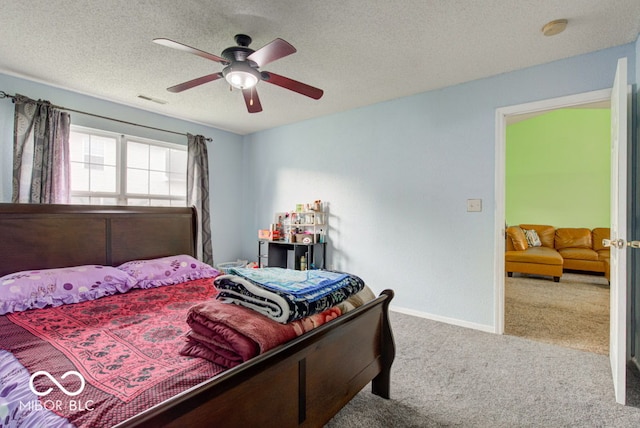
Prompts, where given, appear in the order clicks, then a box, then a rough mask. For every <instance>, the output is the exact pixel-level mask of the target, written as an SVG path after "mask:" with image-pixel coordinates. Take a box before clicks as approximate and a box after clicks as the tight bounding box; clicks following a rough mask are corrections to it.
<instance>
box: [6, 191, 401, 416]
mask: <svg viewBox="0 0 640 428" xmlns="http://www.w3.org/2000/svg"><path fill="white" fill-rule="evenodd" d="M196 233H197V228H196V212H195V210H194V209H193V208H153V207H119V206H118V207H104V206H89V205H35V204H4V203H0V241H1V242H0V276H2V275H6V274H9V273H13V272H18V271H21V270H27V269H47V268H55V267H64V266H78V265H83V264H102V265H113V266H117V265H119V264H121V263H124V262H126V261H129V260H136V259H149V258H155V257H163V256H169V255H175V254H189V255H194V254H195V242H196ZM392 298H393V291H391V290H385V291H383V292H382V293H381V294H380V296H379V297H378V298H376V299H375V300H373V301H371V302H368V303H367V304H365V305H363V306H361V307H359V308H357V309H355V310H353V311H350V312H348V313H346V314H344V315H342V316H340V317H338V318H337V319H335V320H332V321H330V322H328V323H326V324H324V325H322V326H320V327H318V328H317V329H314V330H312V331H311V332H308V333H305V334H303V335H302V336H300V337H298V338H297V339H294V340H293V341H291V342H288V343H286V344H284V345H281V346H279V347H277V348H275V349H272V350H270V351H268V352H266V353H264V354H262V355H260V356H258V357H256V358H253V359H251V360H249V361H247V362H245V363H243V364H240V365H239V366H237V367H234V368H232V369H229V370H227V371H225V372H223V373H220V374H219V375H217V376H215V377H213V378H211V379H209V380H208V381H206V382H203V383H201V384H200V385H197V386H194V387H192V388H191V389H189V390H187V391H184V392H182V393H180V394H178V395H176V396H174V397H172V398H170V399H168V400H166V401H164V402H162V403H160V404H158V405H157V406H154V407H152V408H150V409H148V410H146V411H144V412H142V413H140V414H138V415H136V416H134V417H133V418H131V419H129V420H126V421H124V422H122V423H121V424H119V425H117V427H119V428H125V427H126V428H130V427H160V426H167V427H190V428H192V427H209V426H214V425H215V426H224V427H225V428H226V427H248V426H261V427H271V426H274V427H321V426H323V425H324V424H325V423H327V422H328V421H329V420H330V419H331V418H332V417H333V416H334V415H335V414H336V413H337V412H338V411H339V410H340V409H341V408H342V407H343V406H344V405H345V404H347V403H348V402H349V400H351V399H352V398H353V397H354V396H355V395H356V394H357V393H358V392H359V391H360V390H361V389H362V388H364V387H365V386H366V385H367V384H368V383H369V382H371V389H372V392H373V393H374V394H376V395H379V396H382V397H384V398H389V396H390V372H391V364H392V363H393V359H394V357H395V344H394V340H393V334H392V331H391V326H390V323H389V316H388V310H389V303H390V301H391V299H392Z"/></svg>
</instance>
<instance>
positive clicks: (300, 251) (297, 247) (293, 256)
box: [258, 239, 327, 270]
mask: <svg viewBox="0 0 640 428" xmlns="http://www.w3.org/2000/svg"><path fill="white" fill-rule="evenodd" d="M265 247H266V248H265ZM301 256H305V258H306V259H307V269H325V268H326V266H325V264H326V260H327V243H326V242H316V243H310V244H304V243H302V242H286V241H269V240H266V239H259V240H258V264H259V265H260V266H262V267H281V268H285V269H296V270H300V257H301Z"/></svg>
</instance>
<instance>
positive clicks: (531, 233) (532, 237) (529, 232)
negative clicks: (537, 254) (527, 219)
mask: <svg viewBox="0 0 640 428" xmlns="http://www.w3.org/2000/svg"><path fill="white" fill-rule="evenodd" d="M522 231H523V232H524V236H525V238H527V244H529V246H530V247H541V246H542V242H541V241H540V237H539V236H538V232H536V231H535V230H534V229H522Z"/></svg>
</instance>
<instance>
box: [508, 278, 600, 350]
mask: <svg viewBox="0 0 640 428" xmlns="http://www.w3.org/2000/svg"><path fill="white" fill-rule="evenodd" d="M505 279H506V280H505V334H508V335H512V336H519V337H523V338H526V339H530V340H535V341H538V342H545V343H551V344H555V345H560V346H565V347H568V348H573V349H578V350H582V351H589V352H595V353H597V354H604V355H608V353H609V285H608V283H607V280H606V279H605V278H604V277H603V276H594V275H585V274H576V273H564V274H563V275H562V278H561V279H560V282H559V283H557V282H553V280H551V279H550V278H548V277H537V276H533V275H531V276H526V275H518V274H514V277H513V278H509V277H507V278H505Z"/></svg>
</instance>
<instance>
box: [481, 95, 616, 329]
mask: <svg viewBox="0 0 640 428" xmlns="http://www.w3.org/2000/svg"><path fill="white" fill-rule="evenodd" d="M610 99H611V90H609V89H605V90H600V91H593V92H588V93H583V94H577V95H571V96H567V97H560V98H554V99H549V100H542V101H537V102H533V103H527V104H521V105H516V106H510V107H504V108H499V109H497V110H496V168H495V169H496V179H495V182H496V189H495V193H496V216H495V220H496V224H495V230H496V232H497V233H496V246H495V251H496V253H495V258H494V260H495V267H494V273H495V284H496V291H495V312H494V315H495V319H494V325H495V326H496V333H498V334H504V332H505V269H504V251H505V240H504V236H505V224H506V221H507V219H506V213H505V209H506V208H505V207H506V202H505V201H506V184H505V183H506V171H505V169H506V129H507V128H506V127H507V123H508V122H509V121H511V120H518V119H523V118H530V117H533V116H536V115H540V114H543V113H545V112H549V111H552V110H556V109H562V108H576V107H583V106H603V105H606V106H608V104H609V102H610Z"/></svg>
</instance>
